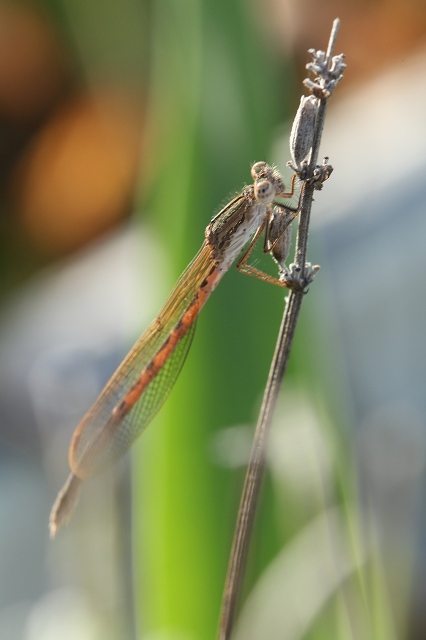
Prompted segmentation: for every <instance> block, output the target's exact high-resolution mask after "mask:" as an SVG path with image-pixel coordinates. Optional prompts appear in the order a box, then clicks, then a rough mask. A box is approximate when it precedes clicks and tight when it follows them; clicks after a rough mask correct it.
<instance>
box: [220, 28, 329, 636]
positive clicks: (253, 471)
mask: <svg viewBox="0 0 426 640" xmlns="http://www.w3.org/2000/svg"><path fill="white" fill-rule="evenodd" d="M338 28H339V21H338V20H335V21H334V23H333V28H332V32H331V35H330V40H329V44H328V49H327V54H326V58H325V70H326V71H329V70H330V65H331V60H332V53H333V48H334V43H335V39H336V36H337V31H338ZM339 79H340V78H339ZM337 81H338V80H337ZM337 81H336V83H337ZM333 88H334V86H333ZM330 94H331V91H328V92H326V91H324V92H323V93H322V97H320V106H319V109H318V115H317V118H316V122H315V131H314V139H313V144H312V151H311V157H310V162H309V167H308V171H307V177H308V179H307V180H306V182H305V187H304V193H303V196H302V202H301V208H300V213H299V225H298V232H297V239H296V249H295V263H296V266H297V267H299V268H300V270H301V271H300V278H301V282H303V281H304V279H305V272H306V253H307V246H308V233H309V221H310V212H311V207H312V200H313V193H314V189H315V184H314V182H313V181H312V180H310V178H312V176H313V175H314V170H315V168H316V163H317V159H318V152H319V146H320V141H321V135H322V131H323V128H324V120H325V113H326V108H327V100H328V97H329V95H330ZM303 298H304V292H303V287H301V288H300V289H299V290H291V291H290V293H289V295H288V297H287V298H286V304H285V308H284V314H283V319H282V322H281V327H280V330H279V334H278V339H277V344H276V347H275V352H274V356H273V359H272V363H271V368H270V371H269V376H268V381H267V384H266V388H265V392H264V396H263V402H262V406H261V409H260V414H259V419H258V423H257V427H256V431H255V435H254V440H253V446H252V451H251V455H250V460H249V463H248V468H247V473H246V478H245V482H244V487H243V492H242V497H241V502H240V508H239V512H238V517H237V523H236V528H235V534H234V540H233V543H232V549H231V554H230V560H229V565H228V573H227V577H226V583H225V589H224V594H223V600H222V610H221V616H220V622H219V640H229V638H230V637H231V634H232V630H233V626H234V620H235V613H236V608H237V604H238V598H239V594H240V590H241V585H242V582H243V578H244V573H245V566H246V559H247V553H248V549H249V545H250V539H251V533H252V529H253V523H254V518H255V514H256V508H257V504H258V499H259V493H260V488H261V484H262V478H263V473H264V468H265V460H266V449H267V441H268V435H269V431H270V428H271V423H272V418H273V415H274V411H275V407H276V403H277V399H278V394H279V391H280V387H281V383H282V380H283V378H284V375H285V372H286V369H287V363H288V359H289V355H290V351H291V346H292V343H293V338H294V334H295V331H296V326H297V322H298V319H299V314H300V309H301V306H302V300H303Z"/></svg>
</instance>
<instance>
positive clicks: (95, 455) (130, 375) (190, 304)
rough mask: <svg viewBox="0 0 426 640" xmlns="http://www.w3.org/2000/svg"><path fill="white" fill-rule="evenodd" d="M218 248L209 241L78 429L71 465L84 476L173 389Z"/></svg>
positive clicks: (114, 452) (137, 430)
mask: <svg viewBox="0 0 426 640" xmlns="http://www.w3.org/2000/svg"><path fill="white" fill-rule="evenodd" d="M212 251H213V250H212V248H211V247H210V246H209V245H208V244H207V243H206V242H205V243H204V244H203V246H202V247H201V249H200V251H199V252H198V254H197V255H196V257H195V258H194V260H193V261H192V262H191V263H190V265H189V266H188V267H187V269H186V270H185V271H184V273H183V274H182V275H181V277H180V278H179V280H178V282H177V283H176V285H175V287H174V289H173V290H172V292H171V294H170V296H169V298H168V299H167V301H166V303H165V304H164V306H163V308H162V309H161V310H160V313H159V314H158V316H157V317H156V319H155V320H154V321H153V322H152V323H151V325H150V326H149V327H148V328H147V329H146V331H145V332H144V333H143V334H142V336H141V337H140V338H139V340H138V341H137V342H136V344H135V346H134V347H133V348H132V350H131V351H130V353H129V354H128V356H127V357H126V358H125V360H124V361H123V362H122V363H121V365H120V366H119V367H118V369H117V371H116V372H115V373H114V375H113V376H112V377H111V379H110V380H109V382H108V383H107V385H106V386H105V388H104V390H103V391H102V393H101V394H100V396H99V398H98V399H97V400H96V402H95V403H94V405H93V406H92V407H91V409H90V410H89V411H88V413H87V414H86V415H85V416H84V418H83V420H82V421H81V422H80V424H79V425H78V427H77V429H76V430H75V433H74V436H73V439H72V442H71V447H70V466H71V469H72V470H73V472H74V473H75V475H76V476H78V477H79V478H82V479H84V478H87V477H90V476H93V475H96V474H97V473H99V472H100V471H101V470H102V469H103V468H104V467H105V466H106V465H107V464H109V463H110V462H112V461H113V460H116V459H117V458H119V457H120V456H121V455H122V454H123V453H124V452H125V451H127V449H129V447H130V446H131V445H132V444H133V442H134V441H135V439H136V438H137V437H138V436H139V435H140V434H141V432H142V431H143V430H144V428H145V427H146V426H147V425H148V424H149V422H150V421H151V420H152V418H153V417H154V415H155V413H156V412H157V411H158V409H159V408H160V407H161V405H162V404H163V402H164V400H165V399H166V397H167V395H168V394H169V392H170V390H171V388H172V387H173V385H174V383H175V382H176V379H177V377H178V375H179V372H180V370H181V368H182V365H183V363H184V361H185V358H186V355H187V353H188V350H189V347H190V345H191V342H192V338H193V336H194V332H195V324H196V317H197V315H198V311H199V305H197V301H198V295H199V290H200V287H201V285H202V284H203V283H204V282H205V280H206V278H208V276H209V275H210V274H211V273H212V271H213V270H214V267H215V263H214V259H213V255H212Z"/></svg>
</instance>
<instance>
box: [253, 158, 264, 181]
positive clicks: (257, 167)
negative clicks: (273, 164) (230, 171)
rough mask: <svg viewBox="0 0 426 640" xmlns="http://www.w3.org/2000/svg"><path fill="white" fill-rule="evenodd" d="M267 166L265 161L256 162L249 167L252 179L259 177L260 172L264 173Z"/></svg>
mask: <svg viewBox="0 0 426 640" xmlns="http://www.w3.org/2000/svg"><path fill="white" fill-rule="evenodd" d="M267 167H268V165H267V164H266V162H256V163H255V164H254V165H253V166H252V168H251V177H252V178H253V180H257V179H258V178H260V177H261V175H262V173H263V174H265V170H266V169H267Z"/></svg>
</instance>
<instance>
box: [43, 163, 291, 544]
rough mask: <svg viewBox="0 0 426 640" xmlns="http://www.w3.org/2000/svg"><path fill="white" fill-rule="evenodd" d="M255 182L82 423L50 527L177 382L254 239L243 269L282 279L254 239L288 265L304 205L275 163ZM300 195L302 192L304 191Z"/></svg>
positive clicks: (211, 228)
mask: <svg viewBox="0 0 426 640" xmlns="http://www.w3.org/2000/svg"><path fill="white" fill-rule="evenodd" d="M251 175H252V178H253V181H254V182H253V184H252V185H250V186H247V187H245V188H244V189H243V190H242V192H241V193H240V195H238V196H237V197H236V198H234V199H233V200H231V202H229V204H227V205H226V206H225V207H224V208H223V209H222V210H221V211H220V212H219V213H218V214H217V215H216V216H215V217H214V218H213V219H212V221H211V222H210V224H209V225H208V226H207V228H206V231H205V240H204V242H203V244H202V246H201V249H200V250H199V252H198V253H197V255H196V256H195V258H194V259H193V260H192V262H191V263H190V264H189V266H188V267H187V268H186V269H185V271H184V272H183V274H182V275H181V277H180V278H179V280H178V281H177V283H176V285H175V287H174V289H173V290H172V292H171V294H170V296H169V297H168V299H167V300H166V302H165V304H164V306H163V307H162V309H161V310H160V312H159V314H158V315H157V317H156V318H155V320H153V322H152V323H151V324H150V325H149V327H148V328H147V329H146V331H145V332H144V333H143V334H142V336H141V337H140V338H139V340H138V341H137V342H136V344H135V346H134V347H133V349H132V350H131V351H130V353H129V354H128V355H127V357H126V358H125V359H124V361H123V362H122V363H121V365H120V366H119V367H118V369H117V371H116V372H115V373H114V374H113V376H112V377H111V379H110V380H109V382H108V383H107V385H106V386H105V388H104V389H103V391H102V392H101V394H100V396H99V397H98V399H97V400H96V401H95V403H94V404H93V406H92V407H91V409H90V410H89V411H88V412H87V414H86V415H85V416H84V417H83V419H82V421H81V422H80V424H79V425H78V426H77V428H76V430H75V432H74V435H73V437H72V440H71V445H70V450H69V463H70V467H71V474H70V475H69V477H68V480H67V482H66V483H65V485H64V487H63V488H62V489H61V491H60V492H59V494H58V497H57V498H56V501H55V504H54V505H53V508H52V512H51V515H50V534H51V537H54V536H55V534H56V532H57V530H58V529H59V527H60V526H61V525H62V524H63V523H64V522H67V521H68V520H69V519H70V518H71V516H72V513H73V511H74V507H75V504H76V501H77V497H78V493H79V489H80V485H81V483H82V481H83V480H86V479H87V478H90V477H91V476H94V475H97V474H98V473H100V472H101V471H102V470H103V469H104V468H105V467H106V466H107V465H108V464H109V463H111V462H113V461H114V460H117V458H119V457H120V456H121V455H123V453H125V452H126V451H127V449H129V448H130V447H131V445H132V444H133V443H134V441H135V440H136V438H137V437H138V436H139V435H140V434H141V432H142V431H143V430H144V429H145V427H146V426H147V425H148V424H149V423H150V421H151V420H152V418H153V417H154V415H155V414H156V413H157V411H158V410H159V408H160V407H161V405H162V404H163V402H164V400H165V399H166V397H167V395H168V394H169V392H170V390H171V388H172V387H173V385H174V383H175V381H176V379H177V377H178V375H179V372H180V370H181V368H182V365H183V363H184V361H185V357H186V355H187V353H188V350H189V347H190V345H191V342H192V338H193V336H194V331H195V324H196V319H197V316H198V314H199V313H200V311H201V309H202V307H203V306H204V304H205V302H206V301H207V299H208V298H209V296H210V294H211V293H212V291H213V290H214V289H215V288H216V285H217V284H218V282H219V280H221V278H222V276H223V275H224V274H225V273H226V272H227V271H228V270H229V268H230V267H231V265H232V263H233V262H234V261H235V260H236V258H237V256H238V255H239V254H240V253H241V252H242V250H243V248H244V247H245V246H246V244H247V243H248V242H249V240H250V239H251V241H250V243H249V246H248V248H247V249H246V251H245V253H244V254H243V255H242V257H241V258H240V260H239V261H238V263H237V269H239V271H241V272H243V273H246V274H248V275H252V276H255V277H256V278H260V279H262V280H265V281H266V282H271V283H273V284H277V285H279V286H286V285H285V282H284V279H283V278H281V279H280V278H274V277H272V276H269V275H268V274H266V273H263V272H262V271H260V270H258V269H256V268H254V267H253V266H251V265H248V264H247V260H248V258H249V256H250V254H251V251H252V249H253V247H254V245H255V244H256V243H257V241H258V239H259V237H260V235H261V234H262V233H263V232H264V233H265V240H264V244H263V250H264V252H265V253H269V254H271V255H272V257H274V258H275V260H276V261H277V262H278V263H279V264H280V265H282V263H283V260H285V258H286V253H287V252H288V250H287V246H288V245H289V231H290V223H291V221H292V220H293V219H294V218H295V216H296V215H297V213H298V207H297V208H292V207H289V206H285V205H283V204H279V203H277V202H275V198H277V197H279V198H290V197H292V196H293V192H294V182H295V175H294V176H293V179H292V184H291V192H290V193H285V190H284V183H283V180H282V178H281V176H280V174H279V172H278V171H277V169H275V168H274V167H270V166H269V165H267V164H266V163H265V162H257V163H256V164H254V165H253V167H252V170H251ZM299 201H300V198H299Z"/></svg>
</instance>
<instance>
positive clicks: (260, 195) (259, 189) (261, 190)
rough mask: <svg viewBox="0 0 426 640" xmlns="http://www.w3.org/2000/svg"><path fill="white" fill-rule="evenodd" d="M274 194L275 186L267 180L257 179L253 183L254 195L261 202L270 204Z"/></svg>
mask: <svg viewBox="0 0 426 640" xmlns="http://www.w3.org/2000/svg"><path fill="white" fill-rule="evenodd" d="M275 195H276V190H275V187H274V185H273V184H272V182H269V180H259V181H258V182H255V183H254V197H255V198H256V200H257V201H258V202H260V203H261V204H271V202H273V201H274V198H275Z"/></svg>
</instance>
